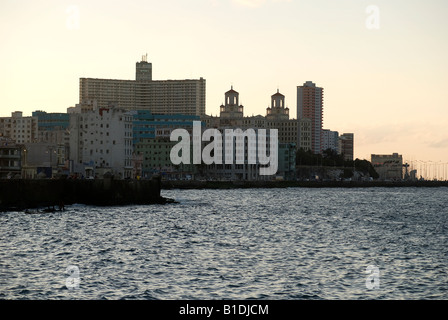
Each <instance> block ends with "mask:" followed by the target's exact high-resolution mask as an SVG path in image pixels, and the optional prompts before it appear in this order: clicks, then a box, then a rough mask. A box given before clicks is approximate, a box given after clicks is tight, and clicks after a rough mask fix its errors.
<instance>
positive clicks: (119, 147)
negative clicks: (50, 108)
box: [70, 106, 133, 179]
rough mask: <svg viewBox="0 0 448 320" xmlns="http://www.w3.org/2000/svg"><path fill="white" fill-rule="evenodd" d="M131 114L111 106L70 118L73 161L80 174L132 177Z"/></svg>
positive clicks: (74, 114) (76, 171)
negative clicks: (107, 173)
mask: <svg viewBox="0 0 448 320" xmlns="http://www.w3.org/2000/svg"><path fill="white" fill-rule="evenodd" d="M132 153H133V146H132V114H131V113H130V112H128V111H126V110H122V109H118V108H114V107H112V106H111V107H108V108H98V109H96V110H91V111H87V110H86V111H85V112H83V113H72V114H71V115H70V160H71V161H73V171H74V172H75V173H78V174H82V175H85V176H87V177H89V176H93V177H95V176H97V177H99V178H101V177H102V175H103V174H104V173H106V172H110V173H111V174H112V175H114V178H115V179H117V178H118V179H120V178H122V179H126V178H130V177H132V170H133V166H132Z"/></svg>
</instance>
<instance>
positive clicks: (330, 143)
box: [322, 129, 339, 152]
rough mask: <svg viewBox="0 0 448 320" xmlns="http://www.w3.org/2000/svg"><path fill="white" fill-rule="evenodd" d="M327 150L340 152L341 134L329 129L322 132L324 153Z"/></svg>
mask: <svg viewBox="0 0 448 320" xmlns="http://www.w3.org/2000/svg"><path fill="white" fill-rule="evenodd" d="M327 149H331V150H334V151H336V152H339V132H337V131H331V130H329V129H323V130H322V151H325V150H327Z"/></svg>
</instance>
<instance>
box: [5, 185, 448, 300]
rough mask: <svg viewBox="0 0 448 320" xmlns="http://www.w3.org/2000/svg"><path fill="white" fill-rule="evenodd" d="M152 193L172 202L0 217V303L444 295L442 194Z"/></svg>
mask: <svg viewBox="0 0 448 320" xmlns="http://www.w3.org/2000/svg"><path fill="white" fill-rule="evenodd" d="M164 193H166V194H164V196H166V197H169V198H174V199H176V200H178V201H179V202H180V203H178V204H173V205H167V206H160V205H156V206H129V207H110V208H101V207H90V206H84V205H74V206H69V207H67V209H68V210H67V211H66V212H63V213H55V214H51V215H27V214H24V213H22V212H9V213H2V214H0V239H1V240H2V241H0V298H2V299H107V300H116V299H130V300H133V299H446V298H448V281H447V280H448V274H447V271H446V270H448V268H447V261H448V259H446V257H447V255H448V249H447V247H446V239H447V237H448V233H447V231H448V214H447V213H445V211H444V208H445V205H446V202H447V200H448V193H447V192H446V189H444V188H440V189H437V188H431V189H425V188H401V189H400V188H390V189H385V188H372V189H367V190H366V189H306V188H288V189H241V190H237V189H235V190H169V191H164ZM235 199H236V200H235ZM69 265H75V266H77V267H78V268H79V277H80V283H79V288H78V289H76V290H69V289H68V288H67V286H66V279H67V278H69V277H73V274H72V275H70V274H67V273H66V270H67V267H68V266H69ZM369 265H376V266H378V267H379V270H380V280H381V281H380V288H379V289H377V290H369V289H367V288H366V279H367V277H368V276H369V274H368V273H366V268H367V266H369ZM75 276H76V275H75Z"/></svg>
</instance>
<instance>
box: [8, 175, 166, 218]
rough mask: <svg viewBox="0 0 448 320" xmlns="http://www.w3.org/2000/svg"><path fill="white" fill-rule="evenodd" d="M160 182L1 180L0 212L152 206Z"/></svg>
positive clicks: (158, 195) (156, 196) (157, 179)
mask: <svg viewBox="0 0 448 320" xmlns="http://www.w3.org/2000/svg"><path fill="white" fill-rule="evenodd" d="M160 189H161V183H160V179H159V178H156V179H152V180H113V179H97V180H72V179H61V180H53V179H51V180H20V179H19V180H0V210H2V211H6V210H11V209H19V210H22V209H28V208H38V207H47V206H59V205H62V204H63V205H70V204H74V203H79V204H86V205H98V206H112V205H129V204H155V203H165V202H166V201H167V200H169V199H165V198H163V197H161V196H160Z"/></svg>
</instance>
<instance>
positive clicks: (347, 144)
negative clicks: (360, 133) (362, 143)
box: [339, 133, 355, 161]
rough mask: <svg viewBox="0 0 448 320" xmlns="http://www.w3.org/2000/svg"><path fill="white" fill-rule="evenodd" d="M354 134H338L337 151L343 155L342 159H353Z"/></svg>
mask: <svg viewBox="0 0 448 320" xmlns="http://www.w3.org/2000/svg"><path fill="white" fill-rule="evenodd" d="M354 145H355V135H354V134H353V133H343V134H342V135H340V136H339V153H340V154H342V155H343V156H344V160H346V161H353V160H354V149H355V148H354Z"/></svg>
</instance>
